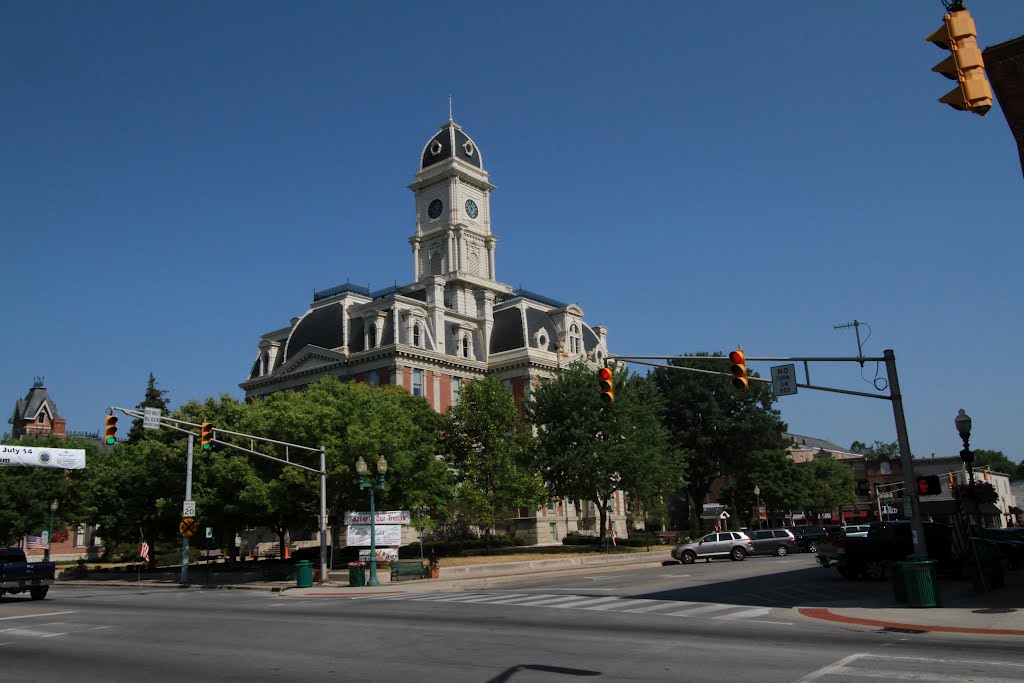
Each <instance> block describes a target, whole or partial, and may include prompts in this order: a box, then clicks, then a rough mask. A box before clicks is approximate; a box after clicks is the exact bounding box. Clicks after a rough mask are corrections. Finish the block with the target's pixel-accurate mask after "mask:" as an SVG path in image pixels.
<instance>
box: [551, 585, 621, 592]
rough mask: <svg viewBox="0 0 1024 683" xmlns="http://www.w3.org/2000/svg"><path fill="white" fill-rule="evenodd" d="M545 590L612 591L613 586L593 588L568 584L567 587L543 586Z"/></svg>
mask: <svg viewBox="0 0 1024 683" xmlns="http://www.w3.org/2000/svg"><path fill="white" fill-rule="evenodd" d="M544 590H546V591H591V592H595V591H596V592H598V593H601V592H604V591H613V590H615V589H614V588H595V587H594V586H569V587H567V588H545V589H544Z"/></svg>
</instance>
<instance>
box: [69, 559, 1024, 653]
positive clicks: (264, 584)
mask: <svg viewBox="0 0 1024 683" xmlns="http://www.w3.org/2000/svg"><path fill="white" fill-rule="evenodd" d="M669 559H670V558H669V553H668V550H663V551H655V552H649V553H635V554H632V555H611V556H595V557H585V558H580V557H576V558H559V559H552V560H533V561H528V562H501V563H495V564H480V565H465V566H458V567H442V569H441V578H439V579H425V580H415V579H412V580H406V581H398V582H391V580H390V574H389V573H388V572H387V571H380V572H378V574H377V578H378V581H379V582H380V585H379V586H359V587H350V586H349V585H348V570H343V571H337V570H336V571H332V572H331V573H330V581H329V582H328V583H326V584H324V585H319V584H314V585H313V586H312V587H311V588H297V587H296V586H295V581H294V580H291V581H262V580H252V579H251V578H249V577H245V578H244V579H243V578H242V577H241V576H239V577H237V579H238V580H232V577H231V576H228V575H222V576H217V575H214V577H215V578H216V579H217V580H214V579H213V578H211V583H210V584H206V583H205V581H206V577H205V576H204V575H202V574H201V573H198V572H197V573H196V574H194V575H193V582H192V584H191V585H189V586H182V585H180V584H179V583H177V580H176V579H175V578H173V576H171V575H165V577H164V578H160V579H154V580H143V581H136V580H133V579H131V578H130V577H127V576H125V577H123V578H121V577H119V578H112V579H99V578H94V579H75V580H68V579H59V580H58V581H57V584H56V585H55V586H54V588H57V589H59V587H60V586H61V584H66V585H69V586H71V585H83V586H84V585H94V586H124V587H132V588H143V587H145V588H147V589H151V588H179V589H190V590H204V589H231V590H263V591H273V592H277V593H282V594H284V595H287V596H289V597H320V596H322V597H329V596H341V595H375V594H376V595H380V594H395V593H414V592H427V591H429V592H434V591H471V590H483V589H487V588H495V587H498V586H502V585H505V584H508V583H512V582H515V581H518V580H520V579H521V578H522V577H523V576H524V575H528V574H538V573H545V572H556V573H559V574H569V575H572V574H580V573H587V574H593V573H595V572H619V571H630V570H634V569H637V568H641V567H658V566H661V565H662V563H663V562H665V561H668V560H669ZM938 583H939V585H938V594H939V601H940V604H941V607H930V608H928V607H910V606H908V605H907V604H906V603H898V602H896V600H895V599H894V597H893V591H892V589H891V588H890V587H889V586H888V585H886V586H882V585H879V586H878V587H879V589H880V590H878V591H877V592H876V593H875V595H874V596H873V597H871V598H869V599H867V600H865V599H859V600H858V601H857V602H856V603H853V602H848V603H845V604H844V603H841V602H839V603H829V605H828V606H827V607H819V606H815V607H799V606H797V607H793V608H792V609H791V610H787V611H792V613H793V614H794V615H800V616H801V617H803V618H807V619H818V620H824V621H830V622H833V623H838V624H849V625H855V626H863V627H865V628H866V629H868V628H870V629H879V628H888V629H899V630H905V631H909V632H940V633H965V634H978V635H994V636H1024V569H1018V570H1016V571H1010V572H1007V573H1006V585H1005V586H1003V587H1002V588H999V589H996V590H993V591H991V592H989V593H983V594H978V593H975V592H974V590H973V589H972V587H971V584H970V582H968V581H963V580H960V581H954V580H950V579H940V580H939V582H938ZM51 595H52V593H51ZM781 609H785V608H781Z"/></svg>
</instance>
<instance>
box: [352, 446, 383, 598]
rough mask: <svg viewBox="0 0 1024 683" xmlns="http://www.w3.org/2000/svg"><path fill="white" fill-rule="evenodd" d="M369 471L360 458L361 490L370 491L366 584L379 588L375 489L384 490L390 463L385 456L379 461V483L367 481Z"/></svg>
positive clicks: (358, 472) (358, 467) (357, 462)
mask: <svg viewBox="0 0 1024 683" xmlns="http://www.w3.org/2000/svg"><path fill="white" fill-rule="evenodd" d="M367 470H368V468H367V466H366V461H365V460H363V456H359V460H356V474H358V475H359V488H361V489H369V490H370V580H369V581H367V582H366V585H368V586H379V585H380V583H378V582H377V524H376V521H377V510H376V509H375V508H374V504H373V503H374V501H373V490H374V489H375V488H376V489H381V490H383V489H384V475H385V474H386V473H387V471H388V461H387V460H385V459H384V456H383V455H382V456H380V458H379V459H378V460H377V473H378V474H379V475H380V480H379V481H376V482H375V481H373V480H370V481H366V472H367Z"/></svg>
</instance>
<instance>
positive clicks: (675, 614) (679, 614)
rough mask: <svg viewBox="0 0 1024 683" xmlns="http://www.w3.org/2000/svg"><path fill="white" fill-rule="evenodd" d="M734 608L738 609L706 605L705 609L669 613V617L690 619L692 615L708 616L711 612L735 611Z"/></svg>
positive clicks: (695, 608)
mask: <svg viewBox="0 0 1024 683" xmlns="http://www.w3.org/2000/svg"><path fill="white" fill-rule="evenodd" d="M734 607H736V605H704V606H703V607H694V608H691V609H684V610H682V611H680V612H669V613H668V615H667V616H670V617H688V616H690V615H691V614H707V613H709V612H721V611H722V610H724V609H733V608H734Z"/></svg>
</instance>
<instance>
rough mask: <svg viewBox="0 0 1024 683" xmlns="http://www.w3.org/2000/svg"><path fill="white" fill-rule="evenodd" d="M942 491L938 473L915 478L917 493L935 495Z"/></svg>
mask: <svg viewBox="0 0 1024 683" xmlns="http://www.w3.org/2000/svg"><path fill="white" fill-rule="evenodd" d="M940 493H942V484H941V483H939V475H937V474H929V475H922V476H919V477H918V478H917V494H918V495H920V496H937V495H938V494H940Z"/></svg>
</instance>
